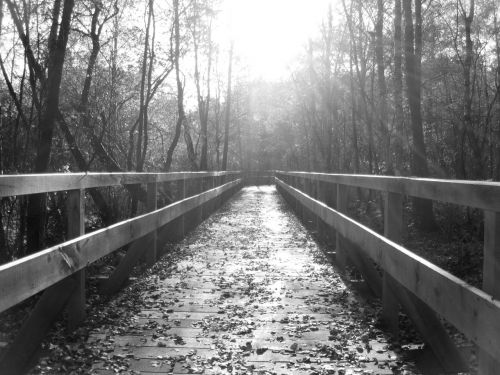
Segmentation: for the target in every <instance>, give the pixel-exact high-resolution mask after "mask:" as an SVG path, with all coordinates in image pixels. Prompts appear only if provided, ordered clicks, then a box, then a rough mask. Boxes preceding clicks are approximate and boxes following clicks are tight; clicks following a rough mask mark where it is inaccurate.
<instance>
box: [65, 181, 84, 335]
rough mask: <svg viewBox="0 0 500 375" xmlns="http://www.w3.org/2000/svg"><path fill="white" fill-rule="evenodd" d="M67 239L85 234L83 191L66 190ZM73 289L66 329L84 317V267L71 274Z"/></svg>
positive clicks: (71, 328) (78, 322)
mask: <svg viewBox="0 0 500 375" xmlns="http://www.w3.org/2000/svg"><path fill="white" fill-rule="evenodd" d="M66 209H67V218H68V233H67V235H68V239H72V238H76V237H80V236H81V235H83V234H85V220H84V215H85V191H84V190H83V189H78V190H70V191H68V198H67V201H66ZM72 278H73V280H74V283H75V289H74V291H73V293H72V294H71V296H70V298H69V300H68V305H67V306H68V307H67V308H68V330H69V331H72V330H74V329H75V328H76V327H77V326H78V325H79V324H80V323H81V322H82V321H83V320H84V319H85V268H83V269H81V270H80V271H78V272H76V273H75V274H73V276H72Z"/></svg>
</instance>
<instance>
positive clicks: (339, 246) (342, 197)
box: [335, 184, 349, 272]
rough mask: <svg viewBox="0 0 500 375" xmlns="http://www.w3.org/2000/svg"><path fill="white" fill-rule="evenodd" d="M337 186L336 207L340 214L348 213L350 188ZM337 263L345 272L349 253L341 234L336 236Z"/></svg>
mask: <svg viewBox="0 0 500 375" xmlns="http://www.w3.org/2000/svg"><path fill="white" fill-rule="evenodd" d="M336 186H337V189H336V190H337V199H336V207H337V210H338V211H339V212H343V213H347V203H348V200H349V190H348V186H346V185H341V184H338V185H336ZM335 238H336V240H335V243H336V245H335V252H336V254H335V261H336V262H337V265H338V266H339V268H340V270H341V271H342V272H345V267H346V265H347V259H346V258H347V255H346V252H347V251H348V249H347V243H346V242H345V240H344V239H343V238H342V237H341V236H340V235H339V233H338V232H337V233H336V236H335Z"/></svg>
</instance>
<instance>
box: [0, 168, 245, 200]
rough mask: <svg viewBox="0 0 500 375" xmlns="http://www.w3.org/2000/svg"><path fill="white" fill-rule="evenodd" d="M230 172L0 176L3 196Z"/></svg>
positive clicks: (230, 173)
mask: <svg viewBox="0 0 500 375" xmlns="http://www.w3.org/2000/svg"><path fill="white" fill-rule="evenodd" d="M238 174H240V172H238V171H230V172H172V173H137V172H129V173H94V172H87V173H52V174H48V173H47V174H19V175H1V176H0V197H8V196H14V195H25V194H37V193H47V192H53V191H63V190H77V189H88V188H95V187H107V186H118V185H129V184H132V185H133V184H146V183H150V182H155V181H157V182H165V181H176V180H181V179H198V178H201V177H206V176H217V175H229V176H234V175H238Z"/></svg>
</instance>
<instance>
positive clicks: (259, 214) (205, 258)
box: [36, 186, 416, 375]
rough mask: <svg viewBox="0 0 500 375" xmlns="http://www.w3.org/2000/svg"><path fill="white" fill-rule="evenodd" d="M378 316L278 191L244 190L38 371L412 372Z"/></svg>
mask: <svg viewBox="0 0 500 375" xmlns="http://www.w3.org/2000/svg"><path fill="white" fill-rule="evenodd" d="M375 315H376V314H375V311H374V309H373V308H371V307H369V306H367V305H365V304H363V303H361V302H359V301H358V300H357V299H356V298H355V297H354V294H353V292H351V291H350V290H349V289H347V288H346V286H345V284H344V283H343V281H342V280H341V279H340V277H339V276H338V274H337V272H336V270H335V269H334V268H333V267H332V266H331V265H330V264H329V263H328V261H327V260H326V258H325V256H324V255H323V253H322V252H321V250H320V248H319V246H318V244H317V243H316V242H315V241H314V240H313V239H312V237H311V235H310V234H309V233H308V232H307V230H306V229H305V228H304V227H303V226H302V224H301V223H300V222H299V221H298V219H297V218H296V217H295V216H294V215H293V214H292V213H291V211H290V210H289V209H288V208H287V207H286V203H285V202H284V200H283V199H282V198H281V197H280V196H279V194H278V193H277V192H276V190H275V188H274V187H271V186H265V187H247V188H244V189H243V190H242V191H241V192H239V193H237V194H236V196H235V197H233V198H232V199H231V200H230V201H229V202H228V203H226V204H225V205H224V207H223V208H222V209H220V210H219V211H217V212H216V213H215V214H214V215H212V216H211V217H210V218H209V219H207V220H206V221H205V222H203V223H202V224H201V225H200V226H199V227H198V228H197V229H196V230H195V231H193V232H192V233H190V234H189V235H188V236H187V237H186V238H185V239H184V240H183V241H182V242H181V243H179V244H178V245H175V247H173V248H172V249H171V252H170V254H169V255H167V256H166V257H164V258H163V259H162V260H160V261H159V262H158V263H157V264H156V265H155V266H154V267H153V269H152V270H150V271H148V272H147V273H146V274H145V275H144V276H143V277H140V278H139V279H137V280H135V281H134V282H133V283H132V284H131V285H130V286H128V287H127V288H126V289H125V290H123V291H122V292H121V293H120V294H119V295H117V296H116V297H114V298H112V299H111V300H109V301H108V302H107V303H106V304H105V305H104V306H102V308H100V309H99V310H93V311H89V317H88V319H87V322H86V323H85V326H84V327H82V328H81V329H80V330H79V331H77V332H76V333H75V334H74V335H73V336H72V339H71V340H69V341H68V342H67V344H66V345H65V346H63V347H61V346H57V347H56V346H54V347H52V348H49V353H50V355H49V356H48V357H45V358H42V360H41V362H40V363H39V365H38V366H37V369H36V372H38V373H39V372H42V373H54V372H63V373H64V372H65V371H67V372H68V373H69V372H71V371H75V373H76V372H80V371H87V370H88V371H90V368H91V372H92V373H95V374H114V373H117V372H122V373H144V374H146V373H167V374H181V373H182V374H184V373H200V374H201V373H203V374H226V373H227V374H247V373H249V374H250V373H257V374H309V375H314V374H393V373H405V374H414V373H416V371H415V370H413V366H412V365H411V363H408V362H406V361H405V360H404V359H403V358H402V357H401V352H398V351H397V350H396V349H394V350H393V349H392V345H390V344H389V343H388V341H389V340H388V338H387V337H386V336H385V335H384V334H383V332H382V331H381V330H380V329H378V328H377V326H376V316H375ZM85 369H87V370H85Z"/></svg>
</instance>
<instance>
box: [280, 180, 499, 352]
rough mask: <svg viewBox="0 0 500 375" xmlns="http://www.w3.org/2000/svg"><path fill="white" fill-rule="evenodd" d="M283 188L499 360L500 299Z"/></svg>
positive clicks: (292, 189) (289, 189)
mask: <svg viewBox="0 0 500 375" xmlns="http://www.w3.org/2000/svg"><path fill="white" fill-rule="evenodd" d="M278 184H279V185H280V186H281V187H282V188H283V189H284V190H286V191H287V192H288V193H289V194H291V195H292V196H293V197H294V198H295V199H298V200H300V201H301V202H302V204H304V205H305V206H307V207H308V208H309V209H311V210H312V211H313V212H315V214H317V215H319V216H320V217H321V218H322V219H323V220H324V221H325V222H326V223H327V224H329V225H331V226H333V227H335V229H336V230H337V231H338V232H339V233H340V234H341V235H343V236H344V237H346V238H348V239H349V240H350V241H352V242H353V243H355V244H356V245H358V246H359V247H360V248H361V249H363V251H364V252H365V253H366V254H367V255H368V256H369V257H370V258H372V259H373V260H374V261H375V262H376V263H377V264H378V265H379V266H381V267H382V268H383V269H384V270H385V271H386V272H387V273H388V274H389V275H391V276H392V277H393V278H394V279H395V280H396V281H398V282H399V283H400V284H401V285H402V286H404V287H405V288H406V289H408V290H409V291H410V292H412V293H413V294H415V295H416V296H417V297H418V298H419V299H421V300H422V301H423V302H424V303H426V304H427V305H428V306H429V307H430V308H431V309H432V310H434V311H435V312H436V313H437V314H439V315H440V316H442V317H443V318H445V319H446V320H447V321H448V322H450V323H451V324H453V325H454V326H455V327H456V328H457V329H458V330H459V331H461V332H462V333H463V334H464V335H465V336H467V337H468V338H469V339H470V340H472V341H473V342H475V343H477V344H478V345H479V346H480V347H481V348H483V349H484V350H485V351H487V352H488V353H489V354H490V355H491V356H493V357H495V358H500V301H498V300H496V299H494V298H493V297H492V296H491V295H489V294H487V293H485V292H484V291H482V290H479V289H477V288H474V287H473V286H471V285H469V284H467V283H466V282H464V281H463V280H460V279H459V278H458V277H456V276H453V275H452V274H450V273H449V272H447V271H445V270H443V269H441V268H440V267H438V266H436V265H435V264H432V263H431V262H429V261H427V260H426V259H424V258H422V257H420V256H418V255H416V254H414V253H412V252H411V251H409V250H407V249H405V248H404V247H402V246H401V245H398V244H396V243H394V242H392V241H391V240H389V239H387V238H385V237H383V236H381V235H380V234H378V233H376V232H375V231H373V230H371V229H369V228H367V227H365V226H364V225H362V224H359V223H357V222H356V221H355V220H353V219H351V218H349V217H348V216H346V215H343V214H342V213H340V212H337V211H335V210H333V209H331V208H329V207H327V206H326V205H325V204H323V203H321V202H319V201H316V200H314V199H312V198H310V197H308V196H306V195H305V194H303V193H301V192H300V191H298V190H297V189H294V188H292V187H290V186H288V185H286V184H285V183H283V182H282V181H281V180H278Z"/></svg>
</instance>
